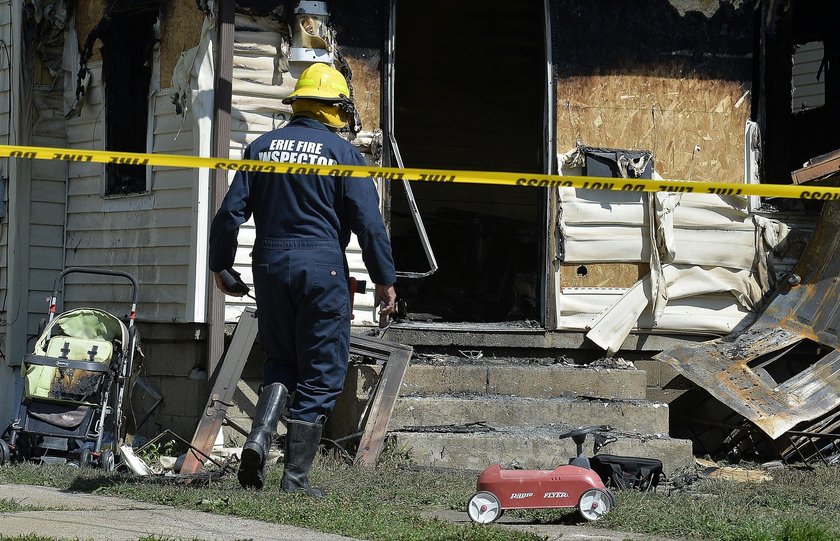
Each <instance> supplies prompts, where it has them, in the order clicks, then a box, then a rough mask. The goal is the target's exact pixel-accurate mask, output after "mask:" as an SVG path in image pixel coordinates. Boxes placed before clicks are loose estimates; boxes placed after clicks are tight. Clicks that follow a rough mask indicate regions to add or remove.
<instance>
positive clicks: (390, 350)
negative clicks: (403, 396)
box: [350, 336, 414, 466]
mask: <svg viewBox="0 0 840 541" xmlns="http://www.w3.org/2000/svg"><path fill="white" fill-rule="evenodd" d="M413 351H414V348H412V347H411V346H404V345H402V344H397V343H396V342H389V341H386V340H380V339H372V338H369V337H363V336H351V337H350V352H351V353H355V354H358V355H368V356H371V357H374V358H376V359H380V360H385V368H384V369H383V370H382V375H381V376H380V379H379V383H378V384H377V386H376V389H375V390H374V397H373V404H372V405H371V408H370V412H369V413H368V418H367V422H366V423H365V429H364V432H363V433H362V439H361V440H360V441H359V449H358V451H357V452H356V458H355V463H356V464H361V465H363V466H376V462H377V460H378V459H379V454H380V453H381V452H382V447H383V445H384V443H385V435H386V433H387V431H388V423H389V422H390V421H391V415H392V414H393V412H394V405H395V404H396V402H397V396H398V395H399V391H400V388H401V387H402V382H403V378H404V377H405V373H406V371H407V370H408V363H409V361H410V360H411V354H412V352H413ZM386 355H387V358H385V359H383V358H384V357H385V356H386Z"/></svg>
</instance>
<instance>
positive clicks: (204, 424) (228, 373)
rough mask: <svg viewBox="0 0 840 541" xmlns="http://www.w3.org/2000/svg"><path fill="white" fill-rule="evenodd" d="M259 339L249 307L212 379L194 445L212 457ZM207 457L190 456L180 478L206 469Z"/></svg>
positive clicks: (254, 313) (254, 312)
mask: <svg viewBox="0 0 840 541" xmlns="http://www.w3.org/2000/svg"><path fill="white" fill-rule="evenodd" d="M256 337H257V311H256V309H255V308H253V307H251V306H248V307H246V308H245V311H244V312H243V313H242V316H241V317H240V318H239V323H237V324H236V330H235V331H234V333H233V339H232V340H231V343H230V346H229V347H228V350H227V353H225V356H224V359H223V360H222V362H221V363H219V364H218V365H217V369H216V372H215V373H214V375H213V388H212V389H211V390H210V397H209V398H208V399H207V406H206V407H205V408H204V414H203V415H202V416H201V419H200V420H199V421H198V426H197V427H196V429H195V435H194V436H193V439H192V443H191V445H192V446H193V447H195V448H196V449H199V450H200V451H202V452H203V453H204V454H205V455H209V454H210V451H212V450H213V444H214V443H215V442H216V436H217V435H218V434H219V430H220V429H221V428H222V423H223V422H224V420H225V417H226V415H227V411H228V407H230V406H231V405H232V401H233V394H234V393H235V392H236V383H237V382H238V381H239V378H240V376H241V375H242V369H243V368H245V363H246V362H247V360H248V354H249V353H251V346H253V344H254V339H255V338H256ZM205 460H206V459H205V457H203V456H201V455H199V453H196V452H195V451H194V450H190V451H189V452H187V456H186V457H185V458H184V464H183V466H181V470H180V472H179V473H180V474H181V475H187V474H193V473H197V472H198V471H199V470H200V469H201V468H202V467H203V466H204V461H205Z"/></svg>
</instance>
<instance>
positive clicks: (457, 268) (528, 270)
mask: <svg viewBox="0 0 840 541" xmlns="http://www.w3.org/2000/svg"><path fill="white" fill-rule="evenodd" d="M395 4H396V16H395V19H394V20H395V44H396V45H395V53H394V59H395V60H394V66H395V68H394V71H395V83H394V103H393V115H394V134H395V136H396V140H397V143H398V147H399V151H400V154H401V155H402V158H403V161H404V165H405V167H423V168H439V169H461V170H478V171H521V172H535V173H538V172H544V171H545V169H546V150H545V149H546V144H545V134H546V125H547V119H546V116H547V115H546V102H547V99H548V97H547V90H546V89H547V68H546V65H547V64H546V43H545V6H544V3H543V1H542V0H529V1H522V2H502V1H498V0H493V1H486V0H481V1H478V0H465V1H460V2H443V1H440V0H437V1H433V2H431V3H429V2H414V1H411V0H397V1H396V2H395ZM552 99H553V97H552ZM411 187H412V190H413V192H414V196H415V199H416V202H417V206H418V208H419V210H420V214H421V215H422V217H423V221H424V223H425V226H426V230H427V233H428V237H429V240H430V244H431V246H432V249H433V250H434V253H435V256H436V259H437V263H438V267H439V269H438V271H437V272H435V273H434V274H433V275H431V276H428V277H425V278H419V279H415V278H412V279H400V280H399V282H398V291H399V294H400V298H401V299H402V300H403V301H405V313H406V315H407V317H408V318H409V319H412V320H423V321H443V322H505V321H521V320H535V321H539V322H542V321H543V317H542V313H543V312H544V309H543V303H544V300H543V296H544V295H543V291H544V287H543V283H544V277H543V267H544V258H545V250H544V248H543V246H544V244H545V241H544V230H545V225H544V224H545V210H544V208H545V206H546V205H545V197H546V195H545V193H544V192H543V191H542V190H539V189H533V188H516V187H507V186H489V185H461V184H431V183H412V184H411ZM390 219H391V232H392V244H393V247H394V257H395V260H396V265H397V269H398V271H414V272H419V271H424V270H427V269H428V268H429V266H428V262H427V261H426V256H425V253H424V250H423V248H422V245H421V244H420V240H419V236H418V233H417V230H416V228H415V225H414V222H413V220H412V217H411V215H410V213H409V210H408V202H407V198H406V194H405V191H404V190H403V187H402V185H400V184H398V183H395V184H394V185H393V186H392V190H391V217H390Z"/></svg>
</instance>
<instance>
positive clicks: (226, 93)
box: [207, 0, 235, 375]
mask: <svg viewBox="0 0 840 541" xmlns="http://www.w3.org/2000/svg"><path fill="white" fill-rule="evenodd" d="M234 4H235V0H221V2H220V4H219V19H218V21H219V22H218V35H219V47H218V51H217V52H218V56H217V58H218V62H217V63H216V66H217V69H216V89H215V96H214V98H215V105H214V109H215V114H214V123H213V155H214V156H216V157H218V158H224V159H228V158H230V109H231V101H232V99H233V31H234V22H235V13H234ZM226 191H227V171H225V170H223V169H215V170H214V171H213V183H212V187H211V198H210V200H211V202H212V207H211V208H210V216H212V215H213V213H215V211H216V209H218V208H219V205H221V203H222V199H224V196H225V192H226ZM207 316H208V317H207V323H208V326H209V337H208V343H207V374H208V375H211V374H213V373H214V371H215V369H216V367H217V366H218V364H219V361H221V359H222V354H223V353H224V349H225V295H224V294H223V293H222V292H221V291H219V290H218V289H217V288H216V285H215V281H214V280H213V279H212V278H211V279H209V280H207Z"/></svg>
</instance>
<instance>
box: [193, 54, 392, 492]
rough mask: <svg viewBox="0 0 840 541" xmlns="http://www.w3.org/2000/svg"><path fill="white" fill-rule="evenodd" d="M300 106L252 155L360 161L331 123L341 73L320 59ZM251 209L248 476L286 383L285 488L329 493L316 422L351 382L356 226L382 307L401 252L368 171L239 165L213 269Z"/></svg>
mask: <svg viewBox="0 0 840 541" xmlns="http://www.w3.org/2000/svg"><path fill="white" fill-rule="evenodd" d="M284 102H285V103H291V105H292V110H293V111H294V114H293V116H292V119H291V120H290V121H289V123H288V124H287V125H286V126H284V127H283V128H279V129H276V130H273V131H270V132H268V133H266V134H264V135H262V136H260V137H259V138H258V139H256V140H255V141H254V142H253V143H251V144H250V145H249V146H248V147H247V148H246V149H245V155H244V158H245V159H253V160H263V161H267V162H292V163H301V164H303V165H302V167H306V165H307V164H310V165H322V166H323V165H365V161H364V159H363V158H362V156H361V154H360V153H359V152H358V151H357V150H356V149H355V148H354V147H353V146H352V145H351V144H350V143H348V142H347V141H345V140H344V139H342V138H341V137H339V136H338V135H337V134H336V133H334V132H333V131H332V130H333V129H338V128H341V127H343V126H345V125H346V119H347V118H348V117H349V115H350V114H352V102H351V101H350V91H349V89H348V85H347V82H346V80H345V79H344V77H343V76H342V75H341V73H340V72H339V71H337V70H335V69H334V68H332V67H331V66H328V65H326V64H321V63H318V64H313V65H312V66H310V67H308V68H307V69H306V70H304V71H303V73H301V75H300V78H299V79H298V82H297V84H296V85H295V90H294V92H292V94H291V95H290V96H289V98H287V99H286V100H284ZM251 215H253V217H254V224H255V226H256V240H255V242H254V249H253V252H252V254H251V255H252V269H253V274H254V286H255V289H256V300H257V320H258V328H259V337H260V345H261V346H262V348H263V351H264V352H265V355H266V362H265V368H264V374H263V386H262V388H261V392H260V395H259V399H258V401H257V412H256V415H255V417H254V422H253V425H252V428H251V432H250V434H249V436H248V440H247V441H246V443H245V445H244V447H243V450H242V457H241V463H240V467H239V472H238V477H239V483H240V484H241V485H242V486H243V487H254V488H262V486H263V485H264V483H265V464H266V456H267V454H268V450H269V446H270V444H271V442H272V440H273V438H274V435H275V429H276V427H277V421H278V420H279V416H280V414H281V412H282V410H283V408H284V405H285V402H286V399H287V397H288V396H289V392H290V391H291V392H292V393H293V398H292V401H291V403H290V405H289V419H288V422H287V428H288V434H287V436H286V450H285V467H284V472H283V480H282V490H284V491H286V492H304V493H306V494H308V495H311V496H316V497H320V496H323V494H324V493H323V491H322V490H321V489H319V488H315V487H311V486H310V485H309V479H308V475H309V470H310V468H311V466H312V461H313V459H314V457H315V454H316V452H317V450H318V443H319V441H320V439H321V431H322V428H323V426H324V423H325V422H326V419H327V416H328V415H329V414H330V412H331V411H332V409H333V407H334V406H335V401H336V398H337V396H338V394H339V393H340V392H341V389H342V387H343V385H344V376H345V373H346V370H347V362H348V357H349V347H350V293H349V291H348V278H349V274H348V267H347V260H346V258H345V256H344V249H345V248H346V246H347V243H348V241H349V239H350V233H351V232H353V233H355V234H356V236H357V237H358V239H359V244H360V245H361V248H362V258H363V260H364V263H365V266H366V267H367V269H368V273H369V274H370V277H371V280H372V281H373V282H374V284H376V287H375V292H374V296H375V302H376V306H379V307H381V308H380V311H379V313H380V315H388V314H391V313H392V312H393V311H394V305H395V301H396V292H395V290H394V286H393V284H394V281H395V280H396V277H395V273H394V263H393V258H392V255H391V245H390V241H389V239H388V236H387V233H386V231H385V226H384V224H383V220H382V215H381V214H380V212H379V199H378V195H377V193H376V188H375V186H374V183H373V180H371V179H358V178H356V179H354V178H344V177H340V176H328V175H325V174H321V175H310V174H286V173H265V172H253V171H252V172H243V171H239V172H237V173H236V176H235V177H234V179H233V182H232V183H231V186H230V189H229V190H228V192H227V194H226V196H225V198H224V201H223V202H222V205H221V207H220V208H219V211H218V212H217V214H216V216H215V218H214V219H213V223H212V225H211V228H210V257H209V265H210V270H211V271H213V272H214V273H215V280H216V285H217V286H218V287H219V289H221V290H222V291H224V292H225V293H226V294H228V295H235V296H241V295H242V293H236V292H234V291H232V290H231V289H230V288H228V287H227V286H225V284H224V281H223V280H222V277H221V276H220V274H219V273H220V272H221V271H223V270H227V269H230V268H231V267H232V266H233V262H234V256H235V253H236V247H237V234H238V232H239V226H240V225H241V224H243V223H244V222H245V221H246V220H248V219H249V218H250V217H251Z"/></svg>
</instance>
